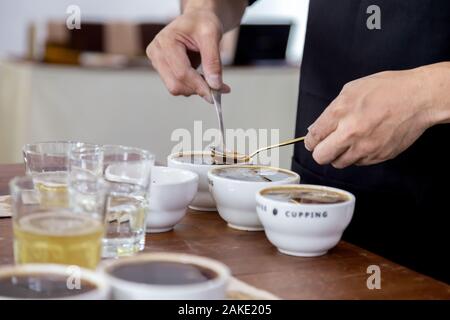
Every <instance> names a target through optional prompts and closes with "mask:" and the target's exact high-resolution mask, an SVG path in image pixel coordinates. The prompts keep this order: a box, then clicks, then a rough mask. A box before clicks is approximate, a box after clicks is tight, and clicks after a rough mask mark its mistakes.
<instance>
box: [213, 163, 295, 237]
mask: <svg viewBox="0 0 450 320" xmlns="http://www.w3.org/2000/svg"><path fill="white" fill-rule="evenodd" d="M233 167H241V168H247V167H251V168H254V167H257V168H261V169H266V170H279V171H282V172H285V173H288V174H289V175H290V176H289V177H288V178H286V179H283V180H280V181H271V182H253V181H243V180H234V179H229V178H226V177H220V176H218V175H216V173H215V172H216V171H217V170H219V169H220V168H217V169H212V170H210V171H209V172H208V178H209V184H210V190H211V193H212V195H213V197H214V199H215V201H216V203H217V210H218V211H219V214H220V216H221V217H222V219H224V220H225V221H226V222H227V223H228V226H229V227H231V228H233V229H238V230H245V231H261V230H264V227H263V225H262V224H261V222H260V221H259V218H258V215H257V213H256V201H255V195H256V193H257V192H258V191H259V190H261V189H262V188H265V187H269V186H274V185H282V184H293V183H299V181H300V176H299V175H298V174H297V173H295V172H293V171H289V170H285V169H279V168H273V167H267V166H257V165H255V166H252V165H236V166H233ZM230 168H231V167H230Z"/></svg>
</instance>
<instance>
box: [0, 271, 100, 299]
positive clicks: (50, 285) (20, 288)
mask: <svg viewBox="0 0 450 320" xmlns="http://www.w3.org/2000/svg"><path fill="white" fill-rule="evenodd" d="M79 284H80V285H79V286H78V287H77V286H75V287H74V286H73V284H70V283H68V277H67V276H65V275H62V274H56V273H21V274H10V275H2V276H0V296H3V297H10V298H18V299H55V298H65V297H70V296H74V295H78V294H83V293H86V292H89V291H92V290H95V289H97V286H96V285H95V284H94V283H92V282H89V281H87V280H85V279H81V281H80V283H79Z"/></svg>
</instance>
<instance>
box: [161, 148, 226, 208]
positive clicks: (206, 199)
mask: <svg viewBox="0 0 450 320" xmlns="http://www.w3.org/2000/svg"><path fill="white" fill-rule="evenodd" d="M181 154H182V155H204V156H207V157H210V156H211V153H210V152H206V151H188V152H183V153H174V154H171V155H169V156H168V157H167V166H168V167H171V168H180V169H185V170H189V171H192V172H195V173H196V174H198V178H199V180H198V191H197V194H196V195H195V197H194V200H192V202H191V204H190V205H189V208H191V209H193V210H198V211H216V210H217V209H216V203H215V201H214V199H213V197H212V196H211V193H210V192H209V188H208V171H209V170H211V169H212V168H217V167H223V166H227V164H215V165H212V164H211V165H209V164H194V163H189V162H183V161H180V160H178V159H177V158H179V157H180V155H181Z"/></svg>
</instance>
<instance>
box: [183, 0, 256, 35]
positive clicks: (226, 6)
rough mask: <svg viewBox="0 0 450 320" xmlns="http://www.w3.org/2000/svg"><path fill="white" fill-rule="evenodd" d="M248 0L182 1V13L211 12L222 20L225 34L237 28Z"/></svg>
mask: <svg viewBox="0 0 450 320" xmlns="http://www.w3.org/2000/svg"><path fill="white" fill-rule="evenodd" d="M247 5H248V0H181V11H182V12H183V13H184V12H189V11H190V10H210V11H213V12H214V14H215V15H216V16H217V17H218V18H219V19H220V21H221V23H222V26H223V32H226V31H228V30H231V29H233V28H234V27H237V26H238V25H239V23H240V21H241V18H242V16H243V14H244V12H245V8H246V7H247Z"/></svg>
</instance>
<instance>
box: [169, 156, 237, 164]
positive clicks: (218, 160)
mask: <svg viewBox="0 0 450 320" xmlns="http://www.w3.org/2000/svg"><path fill="white" fill-rule="evenodd" d="M174 160H176V161H180V162H183V163H191V164H198V165H224V164H238V163H242V161H241V160H238V159H235V158H233V157H213V156H212V154H210V155H209V154H180V155H178V156H177V157H175V158H174Z"/></svg>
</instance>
